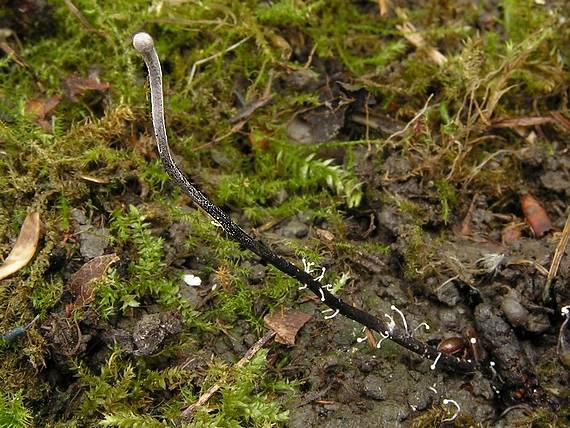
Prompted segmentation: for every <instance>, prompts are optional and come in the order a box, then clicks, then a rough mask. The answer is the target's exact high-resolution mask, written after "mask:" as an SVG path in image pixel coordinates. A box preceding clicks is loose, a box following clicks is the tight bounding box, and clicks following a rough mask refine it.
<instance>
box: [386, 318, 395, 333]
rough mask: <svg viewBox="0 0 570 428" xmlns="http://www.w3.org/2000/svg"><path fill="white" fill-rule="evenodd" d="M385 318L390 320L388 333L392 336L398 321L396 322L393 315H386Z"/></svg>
mask: <svg viewBox="0 0 570 428" xmlns="http://www.w3.org/2000/svg"><path fill="white" fill-rule="evenodd" d="M384 316H385V317H386V318H388V319H389V320H390V322H389V323H388V332H389V333H390V334H391V333H392V332H393V331H394V329H395V328H396V321H394V318H393V317H392V315H388V314H384ZM388 332H386V334H388Z"/></svg>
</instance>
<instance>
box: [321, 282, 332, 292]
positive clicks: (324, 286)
mask: <svg viewBox="0 0 570 428" xmlns="http://www.w3.org/2000/svg"><path fill="white" fill-rule="evenodd" d="M323 288H325V289H326V290H327V291H331V290H332V289H333V286H332V284H327V285H323Z"/></svg>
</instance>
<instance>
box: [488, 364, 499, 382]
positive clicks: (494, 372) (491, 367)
mask: <svg viewBox="0 0 570 428" xmlns="http://www.w3.org/2000/svg"><path fill="white" fill-rule="evenodd" d="M489 368H490V369H491V373H493V378H496V377H497V376H498V373H497V370H495V362H494V361H490V362H489Z"/></svg>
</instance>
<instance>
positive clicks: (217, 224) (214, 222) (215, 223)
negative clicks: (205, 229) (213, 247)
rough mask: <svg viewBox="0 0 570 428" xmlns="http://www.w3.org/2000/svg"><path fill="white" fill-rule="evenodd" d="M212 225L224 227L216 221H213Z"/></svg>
mask: <svg viewBox="0 0 570 428" xmlns="http://www.w3.org/2000/svg"><path fill="white" fill-rule="evenodd" d="M210 224H211V225H212V226H214V227H222V225H221V224H220V222H218V221H216V220H211V221H210Z"/></svg>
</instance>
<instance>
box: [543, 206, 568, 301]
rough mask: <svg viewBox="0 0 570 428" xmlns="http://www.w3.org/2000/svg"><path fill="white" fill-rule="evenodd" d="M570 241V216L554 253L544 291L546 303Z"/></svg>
mask: <svg viewBox="0 0 570 428" xmlns="http://www.w3.org/2000/svg"><path fill="white" fill-rule="evenodd" d="M569 240H570V214H568V218H567V219H566V224H565V225H564V230H563V231H562V236H560V241H559V242H558V245H557V246H556V250H555V251H554V257H552V264H551V265H550V270H549V271H548V276H547V277H546V283H545V284H544V290H543V291H542V301H543V302H546V301H547V300H548V297H549V295H550V286H551V285H552V280H553V279H554V277H555V276H556V274H557V273H558V268H559V267H560V261H561V260H562V256H563V255H564V252H565V251H566V247H567V246H568V241H569Z"/></svg>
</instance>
